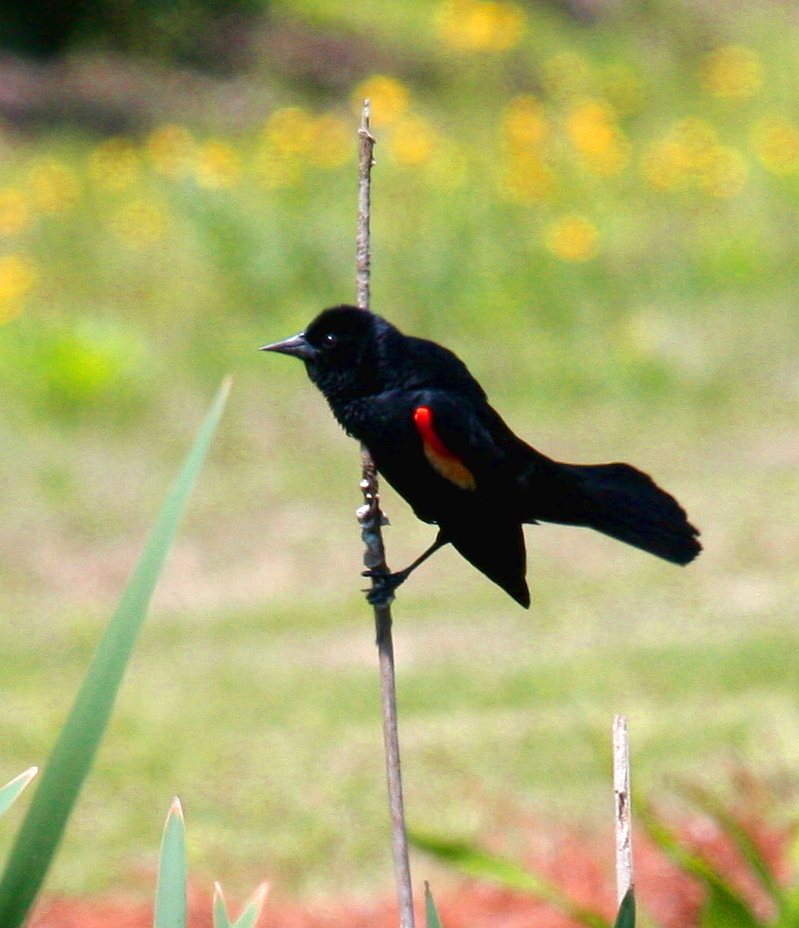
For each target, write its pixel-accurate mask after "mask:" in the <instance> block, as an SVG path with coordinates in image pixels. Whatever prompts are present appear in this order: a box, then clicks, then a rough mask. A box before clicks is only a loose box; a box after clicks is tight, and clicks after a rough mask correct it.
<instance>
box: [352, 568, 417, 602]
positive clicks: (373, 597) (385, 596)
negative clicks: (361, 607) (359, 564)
mask: <svg viewBox="0 0 799 928" xmlns="http://www.w3.org/2000/svg"><path fill="white" fill-rule="evenodd" d="M361 576H362V577H370V578H371V579H372V586H371V587H370V588H369V589H368V590H364V591H363V592H364V593H366V601H367V602H368V603H369V605H370V606H390V605H391V603H393V602H394V590H396V589H397V587H398V586H399V585H400V584H401V583H402V582H403V581H404V580H405V579H406V577H407V576H408V574H407V573H406V571H404V570H401V571H399V572H398V573H396V574H389V573H386V572H385V571H383V570H365V571H363V573H362V574H361Z"/></svg>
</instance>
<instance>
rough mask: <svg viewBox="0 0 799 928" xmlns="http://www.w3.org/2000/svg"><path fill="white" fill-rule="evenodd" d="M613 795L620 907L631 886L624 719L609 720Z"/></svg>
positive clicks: (631, 852) (630, 836)
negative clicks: (611, 740)
mask: <svg viewBox="0 0 799 928" xmlns="http://www.w3.org/2000/svg"><path fill="white" fill-rule="evenodd" d="M613 793H614V797H615V800H616V809H615V816H614V818H615V823H616V895H617V897H618V903H619V905H621V901H622V899H624V897H625V895H626V893H627V890H628V889H629V888H630V887H631V886H632V885H633V847H632V818H631V814H630V742H629V739H628V737H627V717H626V716H624V715H617V716H615V717H614V719H613Z"/></svg>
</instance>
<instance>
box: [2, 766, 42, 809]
mask: <svg viewBox="0 0 799 928" xmlns="http://www.w3.org/2000/svg"><path fill="white" fill-rule="evenodd" d="M38 772H39V768H38V767H28V769H27V770H26V771H25V772H24V773H21V774H20V775H19V776H16V777H14V779H13V780H9V782H8V783H6V785H5V786H4V787H3V788H2V789H0V815H4V814H5V813H6V812H7V811H8V810H9V809H10V808H11V806H12V805H13V804H14V800H15V799H16V798H17V796H19V794H20V793H21V792H22V790H23V789H25V787H26V786H27V785H28V783H30V781H31V780H32V779H33V778H34V777H35V776H36V774H37V773H38Z"/></svg>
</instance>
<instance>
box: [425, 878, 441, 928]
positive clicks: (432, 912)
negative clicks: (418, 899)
mask: <svg viewBox="0 0 799 928" xmlns="http://www.w3.org/2000/svg"><path fill="white" fill-rule="evenodd" d="M424 911H425V924H426V925H427V928H442V926H441V919H440V918H439V917H438V909H436V903H435V901H434V899H433V894H432V893H431V892H430V884H429V883H428V882H427V881H426V880H425V884H424Z"/></svg>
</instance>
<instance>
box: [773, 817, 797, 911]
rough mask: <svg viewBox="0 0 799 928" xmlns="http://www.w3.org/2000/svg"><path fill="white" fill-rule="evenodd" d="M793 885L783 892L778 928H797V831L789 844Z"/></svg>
mask: <svg viewBox="0 0 799 928" xmlns="http://www.w3.org/2000/svg"><path fill="white" fill-rule="evenodd" d="M791 863H792V864H793V885H792V886H790V887H789V888H788V889H785V890H783V900H782V909H781V911H780V918H779V919H778V921H777V925H778V928H799V829H797V832H796V834H795V835H794V837H793V841H792V843H791Z"/></svg>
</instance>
